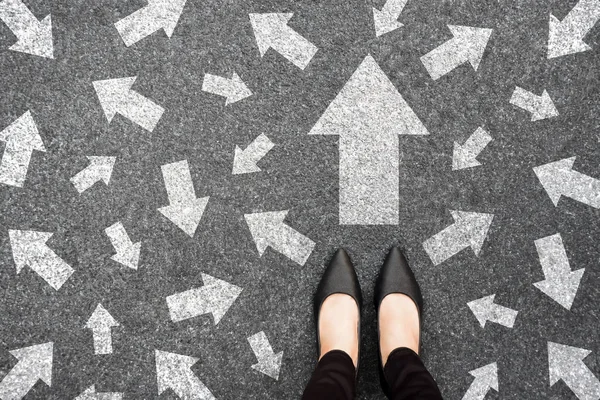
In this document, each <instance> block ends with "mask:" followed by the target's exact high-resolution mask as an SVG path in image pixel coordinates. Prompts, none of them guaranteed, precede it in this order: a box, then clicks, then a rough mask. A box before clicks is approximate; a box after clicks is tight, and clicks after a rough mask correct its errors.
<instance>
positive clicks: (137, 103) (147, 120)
mask: <svg viewBox="0 0 600 400" xmlns="http://www.w3.org/2000/svg"><path fill="white" fill-rule="evenodd" d="M164 111H165V109H164V108H162V107H161V106H159V105H158V104H156V103H154V102H153V101H152V100H150V99H148V98H146V97H144V96H142V95H141V94H139V93H137V92H134V91H133V90H130V91H129V94H128V98H127V99H126V100H125V101H123V103H122V104H121V107H120V109H119V113H120V114H121V115H123V116H124V117H126V118H127V119H129V120H131V121H133V122H135V123H136V124H138V125H139V126H141V127H142V128H144V129H146V130H147V131H149V132H152V131H153V130H154V128H155V127H156V125H157V124H158V121H159V120H160V118H161V117H162V115H163V113H164Z"/></svg>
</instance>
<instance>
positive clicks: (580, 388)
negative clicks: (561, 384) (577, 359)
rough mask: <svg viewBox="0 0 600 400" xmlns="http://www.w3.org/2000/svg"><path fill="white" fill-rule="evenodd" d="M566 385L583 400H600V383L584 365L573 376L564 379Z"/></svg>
mask: <svg viewBox="0 0 600 400" xmlns="http://www.w3.org/2000/svg"><path fill="white" fill-rule="evenodd" d="M562 379H563V381H565V384H566V385H567V386H568V387H569V389H571V390H572V391H573V393H575V395H576V396H577V398H579V399H581V400H597V399H599V398H600V381H599V380H598V378H596V376H595V375H594V373H593V372H592V371H591V370H590V369H589V368H588V367H587V365H585V364H584V363H583V361H582V362H581V366H580V367H579V368H578V369H577V371H576V372H575V373H573V374H569V375H565V376H563V377H562Z"/></svg>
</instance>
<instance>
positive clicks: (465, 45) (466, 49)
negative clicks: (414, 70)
mask: <svg viewBox="0 0 600 400" xmlns="http://www.w3.org/2000/svg"><path fill="white" fill-rule="evenodd" d="M448 28H449V29H450V31H451V32H452V35H453V36H454V37H453V38H452V39H450V40H448V41H447V42H446V43H444V44H442V45H441V46H439V47H437V48H435V49H433V50H432V51H430V52H429V53H427V54H425V55H424V56H422V57H421V62H422V63H423V65H424V66H425V68H426V69H427V72H429V75H431V78H432V79H433V80H437V79H439V78H440V77H442V76H444V75H446V74H447V73H449V72H450V71H452V70H454V69H455V68H456V67H458V66H459V65H461V64H464V63H466V62H467V61H468V62H469V63H470V64H471V66H472V67H473V69H474V70H475V71H477V68H479V63H480V62H481V59H482V58H483V53H484V52H485V48H486V46H487V42H488V40H489V39H490V36H491V34H492V30H491V29H486V28H472V27H470V26H459V25H448Z"/></svg>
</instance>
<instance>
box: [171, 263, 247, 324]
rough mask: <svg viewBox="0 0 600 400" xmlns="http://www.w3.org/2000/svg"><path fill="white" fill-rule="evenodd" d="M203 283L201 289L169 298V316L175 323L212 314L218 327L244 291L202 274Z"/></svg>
mask: <svg viewBox="0 0 600 400" xmlns="http://www.w3.org/2000/svg"><path fill="white" fill-rule="evenodd" d="M202 282H204V286H202V287H200V288H195V289H190V290H186V291H185V292H181V293H176V294H173V295H171V296H168V297H167V306H168V307H169V315H170V316H171V320H172V321H173V322H180V321H183V320H186V319H190V318H194V317H197V316H200V315H202V314H208V313H211V314H212V316H213V321H214V323H215V325H217V324H218V323H219V321H221V318H223V316H224V315H225V313H226V312H227V310H229V308H230V307H231V305H232V304H233V302H234V301H235V299H237V297H238V296H239V295H240V293H242V290H243V289H242V288H241V287H238V286H235V285H232V284H231V283H229V282H225V281H223V280H221V279H217V278H215V277H212V276H210V275H208V274H202Z"/></svg>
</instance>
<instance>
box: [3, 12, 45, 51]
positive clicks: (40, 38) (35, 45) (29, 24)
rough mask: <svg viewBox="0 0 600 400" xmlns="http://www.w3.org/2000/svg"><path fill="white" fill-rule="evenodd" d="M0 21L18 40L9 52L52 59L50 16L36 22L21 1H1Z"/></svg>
mask: <svg viewBox="0 0 600 400" xmlns="http://www.w3.org/2000/svg"><path fill="white" fill-rule="evenodd" d="M0 19H1V20H2V21H4V23H5V24H6V25H7V26H8V28H9V29H10V30H11V31H12V32H13V33H14V34H15V36H16V37H17V39H18V40H17V42H16V43H15V44H13V45H12V46H11V47H10V50H13V51H19V52H21V53H28V54H33V55H34V56H40V57H46V58H54V46H53V45H52V17H51V16H50V15H47V16H46V17H45V18H44V19H42V20H41V21H38V20H37V18H36V17H35V15H33V13H32V12H31V11H29V9H28V8H27V6H26V5H25V4H23V2H22V1H21V0H3V1H2V2H0Z"/></svg>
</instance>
